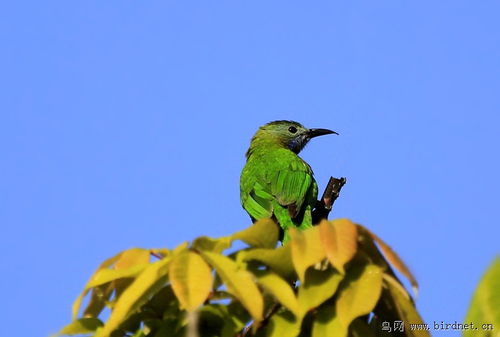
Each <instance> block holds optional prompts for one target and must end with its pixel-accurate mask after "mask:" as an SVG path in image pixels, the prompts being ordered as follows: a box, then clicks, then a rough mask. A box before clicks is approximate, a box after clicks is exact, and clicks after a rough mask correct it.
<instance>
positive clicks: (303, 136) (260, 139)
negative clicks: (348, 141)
mask: <svg viewBox="0 0 500 337" xmlns="http://www.w3.org/2000/svg"><path fill="white" fill-rule="evenodd" d="M328 134H336V135H338V133H337V132H335V131H332V130H328V129H308V128H306V127H304V126H303V125H302V124H300V123H297V122H294V121H284V120H283V121H274V122H270V123H267V124H266V125H263V126H261V127H260V128H259V130H257V132H256V133H255V135H254V136H253V138H252V142H251V144H250V149H248V152H247V157H248V156H249V155H250V154H251V152H252V149H253V148H254V147H255V146H258V145H259V144H266V143H274V144H279V145H281V146H283V147H285V148H288V149H290V150H291V151H293V152H294V153H296V154H298V153H299V152H300V151H301V150H302V149H303V148H304V146H306V144H307V143H308V142H309V140H311V138H314V137H318V136H323V135H328Z"/></svg>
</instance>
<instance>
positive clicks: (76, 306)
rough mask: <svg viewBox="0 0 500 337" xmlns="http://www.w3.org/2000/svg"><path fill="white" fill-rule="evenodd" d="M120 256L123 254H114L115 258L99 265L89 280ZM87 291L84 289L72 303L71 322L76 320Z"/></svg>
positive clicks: (87, 289) (86, 288)
mask: <svg viewBox="0 0 500 337" xmlns="http://www.w3.org/2000/svg"><path fill="white" fill-rule="evenodd" d="M122 254H123V252H120V253H118V254H116V255H115V256H113V257H111V258H109V259H107V260H105V261H104V262H103V263H101V265H100V266H99V267H98V268H97V270H96V271H95V272H94V274H93V275H92V276H91V277H90V280H92V278H93V277H94V275H95V274H96V273H98V272H99V271H100V270H101V269H105V268H108V267H109V266H111V265H113V264H114V263H115V262H116V261H118V259H119V258H120V256H121V255H122ZM90 280H89V282H90ZM88 291H89V288H88V287H85V288H84V290H83V292H82V293H81V294H80V296H78V298H77V299H76V300H75V302H74V303H73V306H72V310H71V312H72V318H73V320H76V318H77V316H78V311H79V310H80V305H81V303H82V300H83V298H84V297H85V295H87V293H88Z"/></svg>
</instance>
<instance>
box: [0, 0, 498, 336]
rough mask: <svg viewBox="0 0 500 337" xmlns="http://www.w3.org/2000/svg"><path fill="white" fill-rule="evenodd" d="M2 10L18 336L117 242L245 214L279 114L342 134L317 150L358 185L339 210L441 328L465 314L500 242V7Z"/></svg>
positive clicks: (177, 232)
mask: <svg viewBox="0 0 500 337" xmlns="http://www.w3.org/2000/svg"><path fill="white" fill-rule="evenodd" d="M2 7H3V8H2V11H1V12H2V14H1V16H2V19H1V20H0V38H1V41H2V43H1V53H0V61H1V64H2V81H1V82H0V86H1V90H0V96H1V101H2V105H3V107H2V113H1V123H0V149H1V152H0V153H1V154H2V156H1V158H0V170H1V177H0V189H1V191H2V193H1V194H0V223H1V224H2V229H3V236H2V244H1V248H0V249H1V250H2V252H1V255H0V261H1V266H2V270H3V273H2V274H3V277H2V278H1V280H0V285H1V287H2V289H3V290H4V291H3V297H2V303H3V305H2V309H0V310H1V311H2V313H1V315H2V318H3V320H5V321H6V322H8V324H7V325H5V326H4V327H3V331H4V334H5V335H12V336H13V335H24V336H46V335H48V334H49V333H52V332H55V331H57V330H58V329H59V328H60V327H61V326H62V325H64V324H65V323H67V322H68V321H69V320H70V306H71V303H72V302H73V300H74V299H75V297H76V296H77V295H78V293H79V292H80V290H81V289H82V287H83V285H84V284H85V282H86V280H87V278H88V277H89V275H90V274H91V273H92V271H93V270H94V269H95V268H96V266H97V265H98V264H99V263H100V261H102V260H104V259H105V258H106V257H109V256H111V255H113V254H114V253H116V252H118V251H120V250H123V249H126V248H129V247H134V246H140V247H173V246H175V245H176V244H177V243H180V242H181V241H184V240H190V239H193V238H194V237H196V236H199V235H202V234H205V235H211V236H222V235H226V234H229V233H232V232H234V231H237V230H239V229H241V228H244V227H245V226H247V225H248V224H249V219H248V217H247V214H246V213H245V212H244V211H243V210H242V209H241V207H240V204H239V174H240V171H241V169H242V167H243V165H244V153H245V151H246V148H247V147H248V144H249V140H250V137H251V136H252V134H253V132H254V131H255V130H256V128H257V127H258V126H259V125H261V124H264V123H266V122H268V121H271V120H275V119H293V120H297V121H300V122H302V123H303V124H305V125H306V126H309V127H323V128H330V129H333V130H336V131H338V132H339V133H340V136H338V137H333V136H329V137H321V138H318V139H315V140H313V141H312V142H311V144H309V145H308V147H307V148H306V149H305V150H304V152H303V158H305V159H306V160H307V161H308V162H309V163H310V164H311V166H312V167H313V169H314V171H315V174H316V179H317V181H318V183H319V185H320V189H322V188H323V187H324V186H325V184H326V182H327V180H328V177H329V176H330V175H333V176H346V177H347V178H348V183H347V185H346V186H345V187H344V189H343V191H342V195H341V197H340V198H339V200H338V201H337V203H336V205H335V210H334V213H333V214H332V216H333V217H348V218H351V219H352V220H354V221H356V222H359V223H362V224H364V225H365V226H367V227H369V228H370V229H371V230H373V231H374V232H375V233H377V234H378V235H379V236H380V237H382V238H383V239H385V240H386V241H387V242H388V243H389V244H391V245H392V246H393V248H394V249H395V250H396V251H397V252H399V253H400V255H401V256H402V257H403V258H404V260H405V261H407V263H408V264H409V266H410V268H411V269H412V270H413V272H414V273H415V275H416V277H417V278H418V280H419V282H420V285H421V290H420V296H419V298H418V300H417V306H418V308H419V310H420V312H421V314H422V315H423V317H424V319H425V320H426V321H427V322H429V323H431V324H432V322H433V321H438V322H440V321H445V322H447V323H448V322H449V323H453V322H454V321H462V320H463V317H464V315H465V312H466V309H467V306H468V303H469V299H470V296H471V294H472V291H473V289H474V287H475V285H476V284H477V282H478V280H479V278H480V276H481V274H482V272H483V271H484V269H485V268H486V267H487V266H488V264H489V263H490V262H491V261H492V259H493V258H494V257H495V256H496V255H498V254H499V253H500V249H499V248H500V245H499V241H498V238H499V235H500V229H499V227H498V220H497V219H498V200H499V198H498V191H499V189H500V179H499V174H498V172H500V164H499V159H498V144H499V142H498V134H499V131H498V128H499V123H500V118H499V114H498V112H499V109H500V95H499V92H500V67H499V60H500V35H499V34H498V33H499V31H500V21H499V20H498V12H499V10H500V5H499V4H498V2H496V1H481V2H473V1H456V0H454V1H439V2H436V1H418V2H416V1H413V2H410V1H377V2H375V1H356V2H333V1H318V2H315V3H314V4H313V5H311V4H309V5H307V4H305V3H304V2H298V1H273V2H269V1H251V2H250V1H245V2H243V1H212V2H206V1H205V2H203V1H193V2H187V1H182V2H181V1H177V2H173V1H108V2H103V1H85V2H84V1H78V2H77V1H45V2H35V1H26V2H20V1H18V2H13V1H11V2H7V3H5V4H3V5H2ZM193 207H195V209H196V211H192V209H193ZM5 330H7V331H5ZM20 330H21V331H22V333H21V332H20ZM433 333H434V335H438V336H439V335H446V336H455V335H458V332H448V333H441V332H439V331H434V332H433Z"/></svg>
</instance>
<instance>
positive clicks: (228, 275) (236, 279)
mask: <svg viewBox="0 0 500 337" xmlns="http://www.w3.org/2000/svg"><path fill="white" fill-rule="evenodd" d="M201 255H202V256H203V258H204V259H205V260H206V261H207V262H208V263H209V264H210V265H211V266H212V267H214V268H215V270H216V271H217V274H219V276H220V278H221V279H222V281H223V282H224V284H225V285H226V287H227V290H228V292H229V293H230V294H232V295H233V296H234V297H236V298H237V299H238V300H239V301H240V302H241V304H242V305H243V306H244V307H245V308H246V309H247V310H248V312H249V313H250V315H251V316H252V317H253V319H254V320H255V321H257V322H259V321H261V320H262V311H263V308H264V300H263V298H262V294H261V293H260V291H259V289H258V288H257V285H256V284H255V282H254V280H253V276H252V274H251V273H249V272H248V271H246V270H243V269H238V265H237V264H236V263H235V262H234V261H233V260H231V259H230V258H228V257H226V256H223V255H220V254H215V253H211V252H206V251H202V252H201Z"/></svg>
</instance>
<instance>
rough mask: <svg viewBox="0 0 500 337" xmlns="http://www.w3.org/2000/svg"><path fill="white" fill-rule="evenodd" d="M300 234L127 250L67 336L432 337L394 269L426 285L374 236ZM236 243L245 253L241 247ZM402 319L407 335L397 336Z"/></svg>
mask: <svg viewBox="0 0 500 337" xmlns="http://www.w3.org/2000/svg"><path fill="white" fill-rule="evenodd" d="M290 234H291V240H290V242H289V243H288V244H286V245H285V246H281V245H278V238H279V235H280V232H279V226H278V225H277V224H276V223H275V222H273V221H272V220H270V219H264V220H260V221H258V222H256V223H255V224H253V225H252V226H251V227H249V228H247V229H245V230H243V231H240V232H237V233H235V234H233V235H231V236H228V237H222V238H218V239H214V238H209V237H204V236H202V237H199V238H197V239H195V240H194V241H193V242H191V243H187V242H185V243H182V244H180V245H179V246H178V247H176V248H175V249H173V250H168V249H142V248H133V249H129V250H126V251H123V252H121V253H119V254H117V255H116V256H114V257H112V258H110V259H108V260H106V261H104V262H103V263H102V264H101V265H100V266H99V268H98V269H97V270H96V272H95V273H94V274H93V275H92V276H91V278H90V280H89V281H88V282H87V285H86V286H85V288H84V290H83V292H82V294H81V295H80V296H79V297H78V298H77V300H76V301H75V304H74V305H73V322H71V323H70V324H68V325H67V326H66V327H64V328H63V329H62V330H61V331H60V334H61V335H79V334H83V335H91V336H95V337H122V336H134V337H146V336H147V337H160V336H165V337H169V336H172V337H174V336H186V335H188V336H190V337H192V336H202V337H205V336H206V337H211V336H214V337H215V336H223V337H230V336H279V337H287V336H290V337H292V336H312V337H319V336H339V337H341V336H366V337H369V336H384V335H391V336H394V335H400V336H428V335H429V334H428V332H426V331H413V330H412V329H410V327H409V324H421V323H423V322H422V319H421V318H420V316H419V314H418V313H417V311H416V309H415V305H414V302H413V299H412V297H411V296H410V294H409V293H408V292H407V291H406V289H405V288H404V286H403V285H402V284H401V282H400V281H399V279H398V278H397V277H396V275H395V273H394V271H393V268H394V269H396V270H398V271H399V272H400V273H401V274H402V275H404V276H405V277H407V278H408V279H409V281H410V282H411V284H412V286H413V287H414V289H415V290H416V289H417V283H416V280H415V279H414V277H413V276H412V275H411V273H410V272H409V270H408V268H407V267H406V266H405V264H404V263H403V262H402V261H401V260H400V259H399V257H398V256H397V254H396V253H395V252H394V251H392V249H391V248H390V247H389V246H388V245H387V244H385V243H384V242H383V241H382V240H381V239H380V238H378V237H377V236H376V235H374V234H373V233H371V232H370V231H369V230H368V229H366V228H365V227H363V226H361V225H358V224H354V223H352V222H351V221H349V220H347V219H339V220H334V221H326V220H324V221H322V222H321V223H320V224H319V225H318V226H315V227H313V228H311V229H308V230H305V231H297V230H293V229H292V230H291V233H290ZM235 240H240V241H243V242H244V244H245V247H244V248H243V249H239V250H235V249H231V248H232V245H233V242H234V241H235ZM226 251H227V253H226V254H224V252H226ZM151 260H153V261H151ZM85 297H86V298H87V302H88V303H87V304H86V306H85V308H84V309H83V310H81V306H82V300H83V299H84V298H85ZM105 308H109V317H107V314H105ZM104 316H105V317H107V319H106V320H104V319H103V318H102V317H104ZM394 321H402V322H403V323H402V324H403V328H402V329H401V328H400V329H397V331H395V330H392V325H393V323H394ZM387 326H390V327H391V330H392V332H391V333H390V334H389V333H388V331H386V330H387V329H385V328H384V329H383V327H386V328H387Z"/></svg>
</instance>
